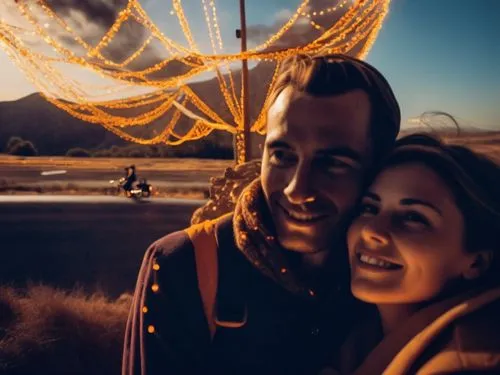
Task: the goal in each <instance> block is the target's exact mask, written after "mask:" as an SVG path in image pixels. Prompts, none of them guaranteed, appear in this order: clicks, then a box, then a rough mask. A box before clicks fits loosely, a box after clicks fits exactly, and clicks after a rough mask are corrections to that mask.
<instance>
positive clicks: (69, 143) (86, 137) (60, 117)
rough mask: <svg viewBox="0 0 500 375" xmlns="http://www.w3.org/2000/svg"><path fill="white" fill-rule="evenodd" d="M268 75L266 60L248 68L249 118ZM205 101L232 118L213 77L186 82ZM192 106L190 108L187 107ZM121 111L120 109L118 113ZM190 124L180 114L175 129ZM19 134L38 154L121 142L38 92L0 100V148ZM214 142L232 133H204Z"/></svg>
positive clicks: (158, 124)
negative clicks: (264, 62)
mask: <svg viewBox="0 0 500 375" xmlns="http://www.w3.org/2000/svg"><path fill="white" fill-rule="evenodd" d="M271 76H272V67H271V66H270V65H269V64H267V65H266V64H260V65H258V66H256V67H255V68H254V69H252V70H251V71H250V80H251V86H250V87H251V89H250V101H251V103H254V105H253V106H252V108H251V109H250V114H251V119H252V120H253V119H255V118H256V116H257V115H258V113H259V110H260V108H261V106H262V102H263V98H264V97H265V90H266V89H267V87H266V83H267V82H269V79H270V77H271ZM233 79H234V82H235V86H236V92H238V93H239V92H240V84H239V82H240V79H241V78H240V72H239V71H236V72H234V73H233ZM190 86H191V88H192V89H193V91H194V92H195V93H197V94H198V95H199V96H200V97H201V98H203V99H204V100H205V102H206V104H207V105H208V106H209V107H210V108H211V109H213V110H214V111H215V112H216V113H218V114H219V115H220V116H221V117H222V118H223V119H224V120H225V121H228V122H232V118H231V115H230V113H229V110H228V108H227V106H226V104H225V102H224V99H223V97H222V94H221V93H220V89H219V84H218V82H217V79H215V78H214V79H211V80H208V81H203V82H195V83H193V84H191V85H190ZM190 109H193V108H190ZM121 114H122V115H124V113H123V112H122V113H121ZM166 121H167V120H166V119H165V118H162V119H159V120H157V121H155V122H154V123H152V124H151V125H148V126H147V127H137V128H135V129H134V128H132V129H131V131H132V133H133V134H134V135H138V136H143V137H151V135H152V134H153V133H154V132H155V131H158V130H160V129H162V128H163V126H164V124H165V122H166ZM190 125H191V120H187V119H186V118H181V120H180V122H179V127H178V128H177V129H178V130H181V133H183V132H184V131H186V130H187V128H188V127H189V126H190ZM12 136H19V137H21V138H23V139H27V140H30V141H32V142H33V143H34V144H35V146H36V147H37V149H38V151H39V153H40V154H41V155H64V154H65V153H66V152H67V150H68V149H71V148H74V147H82V148H85V149H91V150H102V149H109V148H110V147H111V146H113V145H115V146H125V145H127V142H126V141H123V140H122V139H120V138H119V137H117V136H115V135H114V134H112V133H110V132H108V131H106V130H105V129H104V128H102V127H101V126H99V125H96V124H91V123H87V122H85V121H81V120H79V119H77V118H75V117H73V116H71V115H69V114H67V113H66V112H65V111H63V110H60V109H59V108H57V107H55V106H54V105H52V104H50V103H49V102H47V101H46V100H45V99H44V98H43V97H42V96H41V95H40V94H32V95H29V96H26V97H24V98H21V99H19V100H15V101H9V102H0V152H1V151H2V149H3V147H5V145H6V143H7V141H8V139H9V138H10V137H12ZM208 139H210V140H211V141H213V142H214V143H216V144H217V145H221V146H223V147H231V146H232V142H233V140H232V136H231V134H229V133H227V132H222V131H214V132H212V134H210V136H209V137H208Z"/></svg>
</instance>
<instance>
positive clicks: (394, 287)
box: [338, 134, 500, 374]
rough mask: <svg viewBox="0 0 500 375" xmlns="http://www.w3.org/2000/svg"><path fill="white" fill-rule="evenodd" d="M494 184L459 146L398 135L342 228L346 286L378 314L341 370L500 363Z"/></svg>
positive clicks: (349, 349)
mask: <svg viewBox="0 0 500 375" xmlns="http://www.w3.org/2000/svg"><path fill="white" fill-rule="evenodd" d="M499 184H500V167H499V166H498V165H496V164H495V163H493V162H492V161H490V160H488V159H486V158H484V157H482V156H481V155H479V154H476V153H474V152H472V151H470V150H469V149H467V148H465V147H462V146H455V145H446V144H444V143H442V142H440V141H439V140H437V139H434V138H432V137H430V136H428V135H419V134H415V135H411V136H408V137H404V138H402V139H400V140H399V141H398V144H397V147H396V149H395V151H394V152H393V153H392V154H391V155H390V156H389V157H388V158H387V159H386V160H385V161H384V163H383V165H382V167H381V168H379V171H378V173H377V174H376V176H375V178H374V179H373V181H372V183H371V185H370V187H369V188H368V190H367V191H366V193H365V194H364V197H363V199H362V202H361V204H360V208H359V211H358V215H357V216H356V218H355V219H354V221H353V222H352V225H351V227H350V229H349V231H348V236H347V237H348V238H347V243H348V249H349V262H350V265H351V289H352V293H353V294H354V296H355V297H357V298H358V299H360V300H362V301H364V302H367V303H369V304H373V305H374V306H376V308H377V309H376V311H377V313H376V314H375V315H374V316H372V318H371V319H367V322H368V323H367V324H366V325H365V326H363V327H360V328H359V329H358V330H357V331H356V332H353V333H352V335H351V337H350V338H349V339H348V341H347V342H346V344H345V345H344V349H343V355H342V356H341V360H340V364H338V366H339V368H340V369H341V372H342V373H349V374H351V373H355V374H374V373H377V374H379V373H390V374H406V373H425V374H427V373H455V372H456V371H468V370H488V371H492V370H496V371H498V370H500V356H499V355H498V354H497V353H498V352H499V351H500V324H499V322H498V318H497V317H498V314H499V313H500V288H499V284H500V282H499V281H500V278H499V275H500V272H499V270H500V268H499V264H500V263H499V261H498V258H499V257H500V238H499V237H498V232H499V230H500V199H499V197H498V193H497V191H496V189H497V187H498V186H499ZM493 317H494V318H493Z"/></svg>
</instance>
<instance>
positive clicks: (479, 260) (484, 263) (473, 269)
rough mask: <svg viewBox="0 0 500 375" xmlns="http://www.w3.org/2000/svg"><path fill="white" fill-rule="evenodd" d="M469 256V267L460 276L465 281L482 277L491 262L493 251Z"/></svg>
mask: <svg viewBox="0 0 500 375" xmlns="http://www.w3.org/2000/svg"><path fill="white" fill-rule="evenodd" d="M471 255H472V257H471V260H470V262H469V266H468V267H467V269H466V270H465V271H464V272H463V274H462V276H463V277H464V279H466V280H474V279H477V278H478V277H480V276H482V275H484V274H485V272H486V271H488V269H489V268H490V266H491V263H492V262H493V251H491V250H485V251H479V252H475V253H474V254H471Z"/></svg>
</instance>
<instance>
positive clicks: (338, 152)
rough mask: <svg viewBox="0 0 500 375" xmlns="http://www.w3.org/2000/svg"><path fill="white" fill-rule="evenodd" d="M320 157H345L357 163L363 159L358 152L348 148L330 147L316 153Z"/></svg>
mask: <svg viewBox="0 0 500 375" xmlns="http://www.w3.org/2000/svg"><path fill="white" fill-rule="evenodd" d="M316 153H317V154H318V155H320V156H345V157H348V158H351V159H353V160H355V161H357V162H361V160H362V159H363V158H362V157H361V155H360V153H359V152H357V151H354V150H353V149H352V148H350V147H331V148H326V149H323V150H319V151H318V152H316Z"/></svg>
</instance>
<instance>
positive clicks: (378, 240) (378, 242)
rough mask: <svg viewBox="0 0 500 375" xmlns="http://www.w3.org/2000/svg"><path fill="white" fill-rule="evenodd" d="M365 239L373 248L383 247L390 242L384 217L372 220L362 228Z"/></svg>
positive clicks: (362, 235)
mask: <svg viewBox="0 0 500 375" xmlns="http://www.w3.org/2000/svg"><path fill="white" fill-rule="evenodd" d="M361 237H362V238H363V241H364V242H365V243H366V244H367V245H369V246H372V247H373V248H378V247H383V246H385V245H387V244H388V243H389V240H390V235H389V231H388V230H387V228H386V227H385V225H384V222H383V219H378V220H375V219H373V220H371V221H370V222H369V223H366V224H365V225H364V226H363V227H362V228H361Z"/></svg>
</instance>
